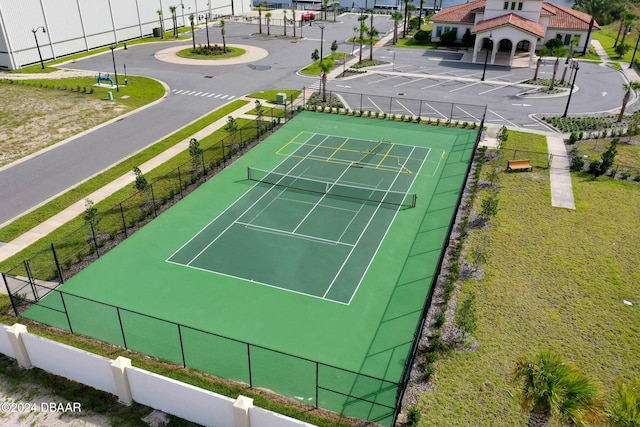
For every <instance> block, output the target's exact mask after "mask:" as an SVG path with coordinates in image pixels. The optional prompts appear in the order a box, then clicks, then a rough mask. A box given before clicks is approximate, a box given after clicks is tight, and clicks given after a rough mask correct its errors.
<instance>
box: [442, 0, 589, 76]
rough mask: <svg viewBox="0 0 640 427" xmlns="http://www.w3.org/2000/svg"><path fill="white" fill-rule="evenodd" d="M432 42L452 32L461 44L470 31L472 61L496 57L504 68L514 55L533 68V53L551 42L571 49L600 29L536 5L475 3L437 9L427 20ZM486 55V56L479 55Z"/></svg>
mask: <svg viewBox="0 0 640 427" xmlns="http://www.w3.org/2000/svg"><path fill="white" fill-rule="evenodd" d="M431 22H433V30H432V40H433V41H436V42H437V41H440V38H441V36H442V35H443V34H444V33H447V32H450V31H453V32H455V35H456V40H457V41H461V40H462V37H463V35H464V34H465V33H466V32H467V31H469V33H470V34H471V35H473V36H475V38H474V42H473V59H472V60H473V62H476V60H480V61H485V60H487V61H489V62H490V63H491V64H493V63H495V60H496V56H497V55H501V56H503V57H504V59H505V61H504V62H508V64H509V65H512V63H513V59H514V58H515V57H516V56H519V55H528V56H529V65H531V64H533V62H534V59H535V51H537V50H539V49H540V48H542V47H543V46H544V44H545V43H546V42H547V41H548V40H550V39H553V38H559V39H561V40H562V42H563V43H564V44H565V45H566V46H567V47H569V46H570V45H571V41H572V40H574V39H577V42H578V44H577V45H576V46H575V47H574V49H575V50H582V49H583V48H584V46H585V45H587V46H588V44H589V43H590V38H591V36H590V31H589V27H590V26H591V27H592V31H593V30H599V29H600V27H599V26H598V23H597V22H595V21H594V20H593V19H592V17H591V15H588V14H586V13H583V12H579V11H577V10H573V9H570V8H567V7H564V6H560V5H557V4H554V3H548V2H544V1H541V0H516V1H512V0H476V1H471V2H468V3H463V4H459V5H456V6H451V7H447V8H444V9H442V10H440V11H439V12H438V13H437V14H435V15H434V16H433V17H432V18H431ZM483 50H484V51H485V52H486V54H485V55H486V56H484V55H481V56H480V58H478V53H480V52H481V51H483Z"/></svg>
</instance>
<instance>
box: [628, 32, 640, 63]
mask: <svg viewBox="0 0 640 427" xmlns="http://www.w3.org/2000/svg"><path fill="white" fill-rule="evenodd" d="M638 42H640V33H638V40H636V47H635V48H634V49H633V55H632V56H631V63H630V64H629V68H633V60H634V59H636V51H637V50H638Z"/></svg>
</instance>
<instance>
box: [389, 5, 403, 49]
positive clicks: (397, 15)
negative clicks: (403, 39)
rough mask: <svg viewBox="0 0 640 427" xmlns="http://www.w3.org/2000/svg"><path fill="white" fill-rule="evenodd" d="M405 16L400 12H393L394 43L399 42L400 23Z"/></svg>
mask: <svg viewBox="0 0 640 427" xmlns="http://www.w3.org/2000/svg"><path fill="white" fill-rule="evenodd" d="M402 19H403V16H402V13H400V12H393V13H392V14H391V20H392V21H393V42H392V44H396V43H398V23H399V22H400V21H402Z"/></svg>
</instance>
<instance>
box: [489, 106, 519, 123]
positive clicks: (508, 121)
mask: <svg viewBox="0 0 640 427" xmlns="http://www.w3.org/2000/svg"><path fill="white" fill-rule="evenodd" d="M487 111H488V112H490V113H492V114H495V115H496V116H498V117H500V119H501V120H503V121H505V122H507V123H509V124H510V125H511V126H515V127H518V125H517V124H515V123H513V122H512V121H511V120H509V119H507V118H504V117H502V116H501V115H500V114H498V113H496V112H495V111H493V110H489V109H488V108H487Z"/></svg>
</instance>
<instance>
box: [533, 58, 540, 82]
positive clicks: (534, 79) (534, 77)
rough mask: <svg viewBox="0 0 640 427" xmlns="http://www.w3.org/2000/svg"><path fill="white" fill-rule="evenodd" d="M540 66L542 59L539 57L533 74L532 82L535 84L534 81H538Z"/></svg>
mask: <svg viewBox="0 0 640 427" xmlns="http://www.w3.org/2000/svg"><path fill="white" fill-rule="evenodd" d="M540 64H542V57H541V56H539V57H538V60H537V61H536V72H535V73H533V81H534V82H535V81H536V80H538V70H540Z"/></svg>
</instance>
